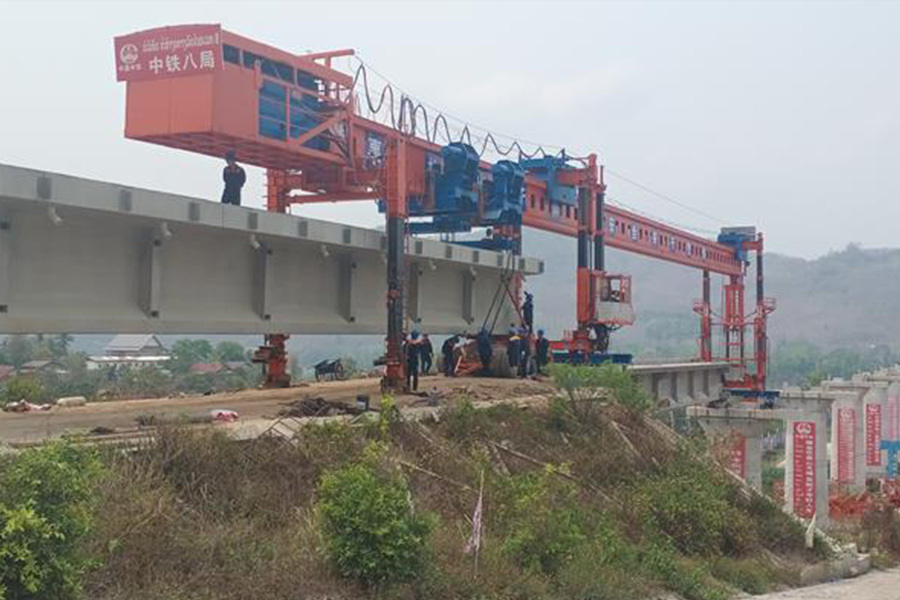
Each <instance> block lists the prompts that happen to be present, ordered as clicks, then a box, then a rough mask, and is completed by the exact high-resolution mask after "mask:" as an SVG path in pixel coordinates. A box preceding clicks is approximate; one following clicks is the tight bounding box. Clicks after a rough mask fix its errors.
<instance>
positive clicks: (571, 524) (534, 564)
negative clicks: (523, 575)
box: [499, 470, 587, 575]
mask: <svg viewBox="0 0 900 600" xmlns="http://www.w3.org/2000/svg"><path fill="white" fill-rule="evenodd" d="M505 485H506V489H504V490H501V506H500V507H499V513H500V518H501V520H502V521H505V523H504V527H503V528H504V532H505V535H504V539H503V546H502V547H503V551H504V552H505V553H506V554H507V555H508V556H509V557H510V558H512V559H513V560H514V561H516V562H517V563H518V564H520V565H521V566H522V567H523V568H525V569H527V570H531V571H536V572H541V573H544V574H547V575H552V574H554V573H556V572H557V571H559V570H560V568H561V567H562V566H563V565H565V564H566V563H567V562H568V561H569V560H570V559H571V558H572V556H573V555H574V554H575V552H576V549H577V548H578V546H579V545H581V544H582V543H583V542H585V541H586V540H587V535H586V533H585V526H584V519H583V515H584V512H583V508H582V507H581V506H580V505H579V503H578V499H577V490H576V489H575V487H574V486H572V485H571V484H568V483H567V482H564V481H562V480H561V479H560V478H559V477H558V476H557V475H555V474H554V473H553V472H552V470H548V471H545V472H543V473H540V474H534V473H527V474H524V475H518V476H514V477H511V478H510V479H509V480H508V481H506V482H505Z"/></svg>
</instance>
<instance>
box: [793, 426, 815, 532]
mask: <svg viewBox="0 0 900 600" xmlns="http://www.w3.org/2000/svg"><path fill="white" fill-rule="evenodd" d="M793 436H794V458H793V465H794V498H793V502H794V514H796V515H797V516H798V517H802V518H804V519H810V518H812V516H813V515H814V514H815V513H816V424H815V423H814V422H812V421H796V422H795V423H794V431H793Z"/></svg>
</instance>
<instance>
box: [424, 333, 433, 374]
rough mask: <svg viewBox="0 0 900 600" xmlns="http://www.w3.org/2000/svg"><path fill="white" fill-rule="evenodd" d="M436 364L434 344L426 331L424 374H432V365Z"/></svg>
mask: <svg viewBox="0 0 900 600" xmlns="http://www.w3.org/2000/svg"><path fill="white" fill-rule="evenodd" d="M433 364H434V346H432V345H431V338H429V337H428V334H427V333H425V334H423V335H422V375H429V374H431V366H432V365H433Z"/></svg>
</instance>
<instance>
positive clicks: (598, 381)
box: [549, 364, 654, 419]
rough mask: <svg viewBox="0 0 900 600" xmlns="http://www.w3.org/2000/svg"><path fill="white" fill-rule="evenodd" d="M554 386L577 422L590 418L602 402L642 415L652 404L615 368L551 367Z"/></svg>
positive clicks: (629, 377) (632, 380)
mask: <svg viewBox="0 0 900 600" xmlns="http://www.w3.org/2000/svg"><path fill="white" fill-rule="evenodd" d="M549 372H550V375H551V376H552V377H553V383H554V385H555V386H556V387H557V388H558V389H560V390H562V391H563V392H564V393H565V394H566V397H567V399H568V401H569V408H570V410H571V411H572V412H573V413H574V415H575V416H576V417H577V418H579V419H585V418H588V417H590V416H591V415H592V414H593V413H594V411H595V410H596V408H597V406H598V405H600V404H602V403H603V401H609V402H615V403H616V404H619V405H621V406H624V407H625V408H627V409H629V410H632V411H635V412H639V413H643V412H647V411H648V410H650V409H651V408H653V406H654V403H653V400H652V399H651V398H650V396H649V395H647V393H646V392H645V391H644V389H643V388H642V387H641V385H640V384H639V383H638V381H637V379H636V378H635V377H634V375H632V374H631V373H630V372H629V371H626V370H625V369H623V368H622V367H619V366H616V365H601V366H597V367H591V366H573V365H567V364H554V365H550V368H549Z"/></svg>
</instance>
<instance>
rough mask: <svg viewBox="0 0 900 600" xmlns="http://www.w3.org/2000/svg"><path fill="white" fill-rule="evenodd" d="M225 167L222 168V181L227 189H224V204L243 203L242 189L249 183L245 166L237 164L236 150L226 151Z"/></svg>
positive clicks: (237, 204)
mask: <svg viewBox="0 0 900 600" xmlns="http://www.w3.org/2000/svg"><path fill="white" fill-rule="evenodd" d="M225 162H226V163H228V164H226V165H225V168H224V169H223V170H222V181H224V182H225V189H224V190H222V204H233V205H234V206H240V205H241V189H242V188H243V187H244V184H245V183H247V173H245V172H244V169H243V167H241V166H240V165H239V164H237V161H236V159H235V155H234V150H229V151H228V152H226V153H225Z"/></svg>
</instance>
